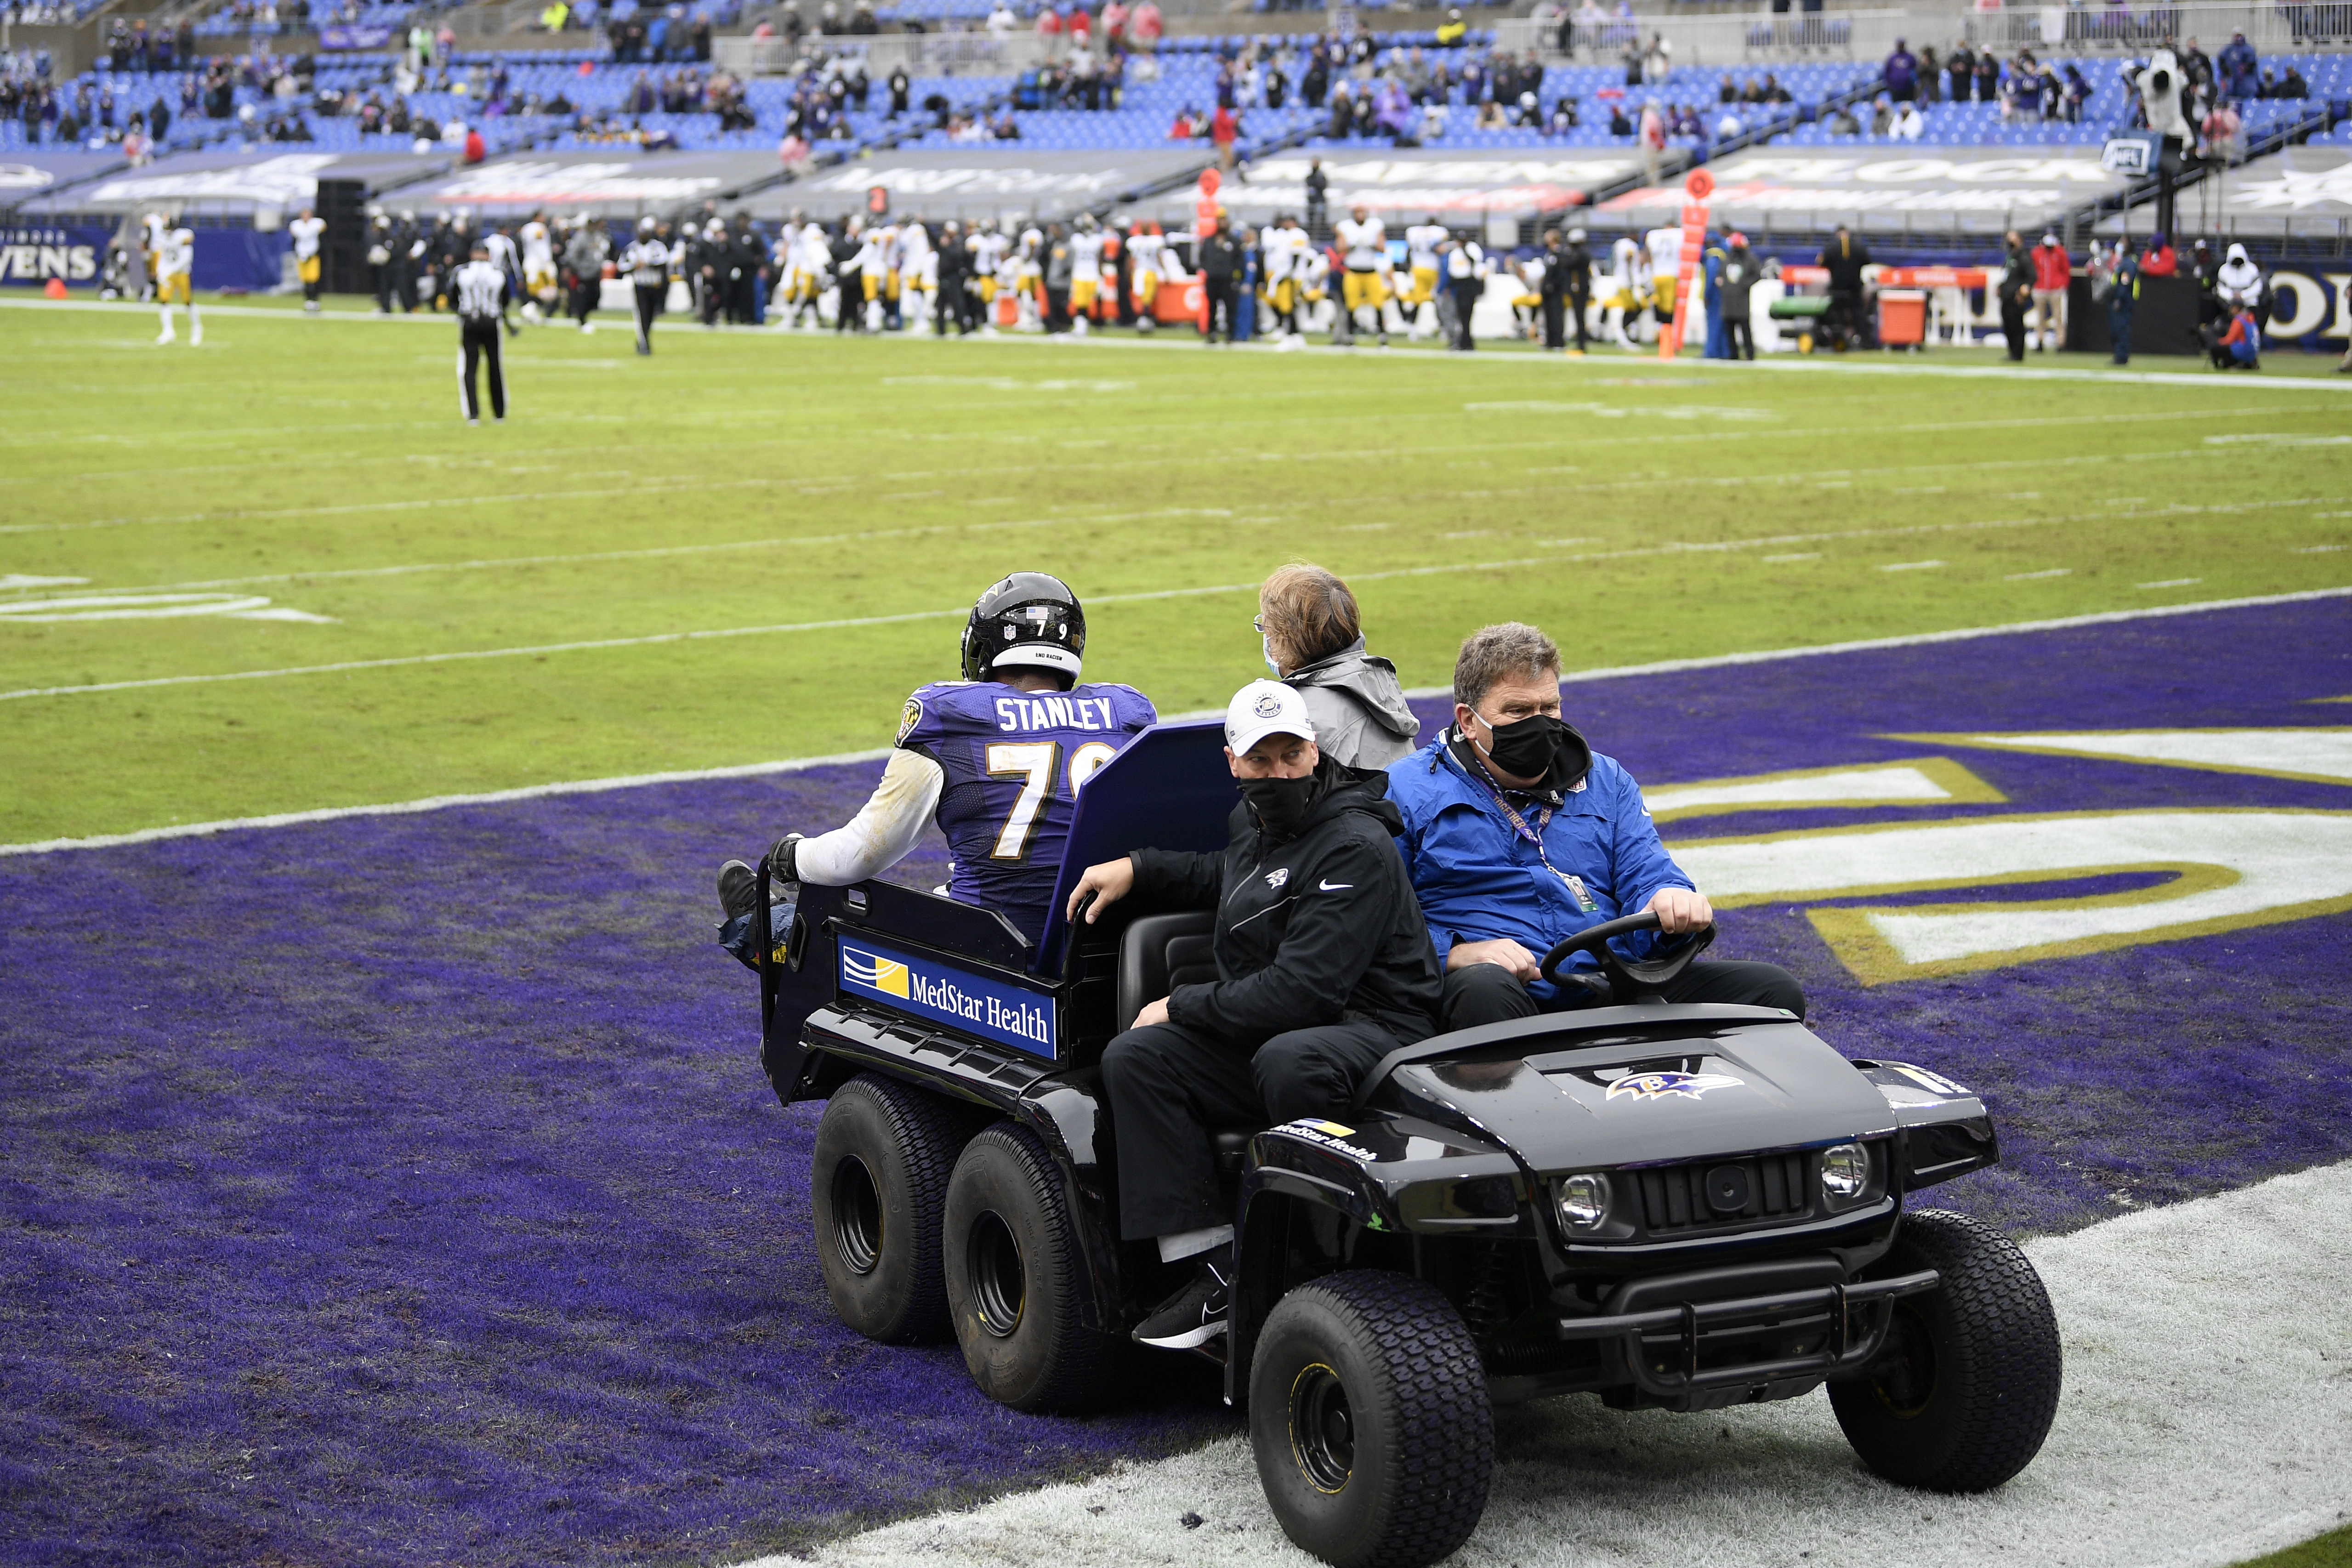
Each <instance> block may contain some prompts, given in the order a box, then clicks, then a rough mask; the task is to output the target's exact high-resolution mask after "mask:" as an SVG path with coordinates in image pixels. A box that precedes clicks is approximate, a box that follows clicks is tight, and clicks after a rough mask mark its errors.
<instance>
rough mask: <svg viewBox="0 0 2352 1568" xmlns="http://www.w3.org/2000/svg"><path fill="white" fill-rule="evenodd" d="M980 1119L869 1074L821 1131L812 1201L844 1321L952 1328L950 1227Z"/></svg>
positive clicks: (918, 1338) (933, 1330) (847, 1088)
mask: <svg viewBox="0 0 2352 1568" xmlns="http://www.w3.org/2000/svg"><path fill="white" fill-rule="evenodd" d="M970 1137H971V1121H969V1120H968V1119H967V1118H966V1116H965V1115H964V1114H963V1113H962V1111H961V1110H960V1109H959V1108H958V1107H956V1106H953V1105H951V1104H950V1103H949V1102H948V1101H946V1100H941V1099H940V1098H939V1097H938V1096H937V1095H933V1094H927V1093H925V1092H924V1091H923V1090H921V1089H910V1088H908V1086H907V1085H905V1084H902V1083H898V1082H895V1081H893V1080H891V1079H885V1078H877V1077H876V1076H874V1075H872V1074H862V1075H860V1076H859V1077H856V1078H854V1079H850V1080H849V1081H848V1082H847V1083H845V1084H843V1085H842V1086H841V1087H840V1088H839V1089H835V1091H834V1094H833V1099H832V1100H831V1102H830V1103H828V1104H827V1105H826V1106H825V1108H824V1119H823V1120H822V1121H819V1122H818V1123H817V1128H816V1158H815V1160H814V1169H813V1170H812V1172H811V1173H810V1179H809V1207H810V1209H811V1211H812V1214H813V1216H814V1220H815V1224H816V1244H817V1262H818V1266H819V1267H820V1268H823V1270H824V1289H825V1293H826V1294H827V1295H829V1296H831V1297H832V1298H833V1310H835V1312H836V1313H838V1314H839V1315H840V1317H841V1321H843V1322H844V1323H846V1324H847V1325H848V1326H849V1327H851V1328H853V1329H856V1331H858V1332H859V1333H861V1334H864V1335H865V1336H866V1338H867V1339H870V1340H880V1341H882V1342H885V1343H907V1342H922V1341H928V1340H941V1339H945V1338H946V1337H947V1335H948V1328H949V1324H948V1300H947V1288H946V1284H945V1281H944V1280H943V1279H942V1278H941V1274H940V1218H941V1213H942V1210H943V1209H944V1207H945V1205H946V1201H947V1188H948V1176H949V1173H950V1172H952V1171H953V1170H954V1168H955V1162H956V1156H957V1155H958V1154H959V1153H960V1152H962V1149H963V1145H964V1143H965V1142H966V1140H968V1139H969V1138H970Z"/></svg>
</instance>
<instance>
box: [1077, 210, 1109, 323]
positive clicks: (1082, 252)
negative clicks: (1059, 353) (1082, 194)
mask: <svg viewBox="0 0 2352 1568" xmlns="http://www.w3.org/2000/svg"><path fill="white" fill-rule="evenodd" d="M1102 254H1103V232H1102V225H1101V224H1100V223H1098V222H1097V221H1096V219H1095V215H1094V214H1092V213H1080V214H1079V215H1078V221H1077V226H1076V230H1075V231H1074V232H1073V233H1072V234H1071V236H1070V330H1071V331H1073V332H1076V334H1077V335H1078V336H1079V337H1085V336H1086V335H1087V331H1089V330H1090V325H1091V322H1092V320H1093V317H1094V313H1095V297H1096V296H1097V294H1099V293H1101V292H1102Z"/></svg>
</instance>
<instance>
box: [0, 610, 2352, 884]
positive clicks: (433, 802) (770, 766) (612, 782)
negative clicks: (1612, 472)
mask: <svg viewBox="0 0 2352 1568" xmlns="http://www.w3.org/2000/svg"><path fill="white" fill-rule="evenodd" d="M1256 590H1257V584H1255V583H1244V584H1224V585H1222V586H1219V587H1215V588H1206V589H1187V588H1176V589H1170V590H1168V591H1167V592H1166V593H1164V594H1138V595H1122V596H1123V597H1127V598H1136V599H1152V598H1166V597H1173V596H1176V595H1185V594H1193V593H1244V592H1247V593H1255V592H1256ZM2346 597H2352V587H2344V588H2315V589H2310V590H2307V591H2305V592H2302V593H2295V594H2269V595H2261V596H2258V597H2253V598H2243V599H2212V600H2207V601H2206V602H2204V603H2202V604H2193V605H2157V606H2154V607H2152V608H2148V609H2138V610H2108V611H2102V612H2100V613H2097V614H2095V615H2086V616H2062V617H2059V618H2057V619H2054V620H2041V621H2020V622H2017V623H2015V624H2013V625H2011V626H1969V627H1965V628H1962V629H1959V630H1955V631H1947V632H1920V633H1916V634H1914V635H1911V636H1907V637H1869V638H1864V639H1862V640H1860V641H1855V642H1843V643H1827V644H1823V645H1822V646H1821V647H1789V648H1771V649H1766V650H1763V651H1759V652H1755V653H1731V654H1717V655H1713V656H1711V657H1708V658H1671V659H1661V660H1658V661H1657V662H1655V663H1652V664H1629V665H1618V666H1614V667H1612V668H1600V669H1583V670H1572V671H1570V672H1569V673H1568V674H1566V675H1564V676H1562V677H1561V678H1560V679H1561V681H1562V683H1563V684H1573V683H1578V682H1583V681H1594V680H1612V679H1617V678H1618V677H1620V676H1628V675H1667V674H1674V673H1676V672H1678V671H1682V670H1691V669H1718V668H1730V667H1732V666H1735V665H1743V664H1769V663H1772V662H1775V661H1778V660H1780V659H1790V658H1819V657H1822V656H1823V655H1828V654H1840V653H1864V652H1870V651H1873V650H1875V649H1880V648H1895V647H1922V646H1925V645H1928V644H1933V643H1946V642H1966V641H1969V640H1970V639H1973V638H1976V637H2008V636H2011V635H2013V634H2017V633H2021V632H2039V631H2058V630H2064V629H2066V628H2069V627H2073V626H2106V625H2111V624H2113V623H2116V622H2119V621H2140V620H2149V619H2153V618H2156V617H2158V616H2187V615H2196V614H2200V613H2201V612H2204V611H2208V610H2235V609H2247V608H2252V607H2256V606H2260V605H2292V604H2302V603H2305V602H2308V601H2311V600H2315V599H2339V598H2346ZM1096 602H1097V603H1100V602H1102V601H1100V600H1097V601H1096ZM966 613H967V612H965V611H963V610H960V609H959V610H938V611H923V612H919V613H918V614H917V615H916V616H899V617H876V619H877V620H880V619H888V618H896V619H909V620H911V619H919V618H923V617H924V616H932V617H937V616H960V615H963V614H966ZM851 624H869V623H865V622H858V623H850V622H833V623H814V622H812V623H807V624H806V626H804V627H803V628H797V629H807V627H813V626H817V625H851ZM777 629H795V628H777ZM723 635H727V634H723V633H707V634H698V633H679V634H675V636H673V637H669V638H665V639H649V640H679V639H682V638H684V637H691V636H723ZM579 646H600V645H579ZM601 646H610V645H601ZM425 657H426V658H432V657H435V656H430V655H428V656H425ZM448 657H463V656H448ZM377 662H379V663H400V662H404V661H401V660H383V661H377ZM343 668H368V666H365V665H359V666H350V667H343ZM260 673H265V674H266V673H272V672H268V671H264V672H260ZM188 679H200V678H188ZM132 684H138V683H132ZM1406 695H1407V696H1409V697H1444V696H1446V695H1448V689H1447V688H1445V687H1442V686H1425V687H1420V688H1417V689H1412V690H1411V691H1408V692H1407V693H1406ZM1210 716H1212V715H1210V714H1208V713H1206V712H1203V713H1197V714H1175V713H1171V714H1168V715H1166V717H1168V718H1170V719H1181V718H1203V717H1210ZM887 755H888V752H887V750H884V751H870V752H838V753H835V754H834V755H831V756H823V757H802V758H793V759H787V760H784V761H779V762H768V763H742V764H740V765H738V766H732V767H723V768H705V769H699V770H692V771H688V772H682V773H631V774H624V775H622V776H620V777H616V778H602V779H581V780H576V781H573V782H570V783H563V784H532V785H529V786H527V787H524V788H520V789H507V790H489V791H486V792H483V793H481V794H477V795H434V796H431V797H429V798H427V799H424V800H409V801H395V802H392V803H389V804H386V805H348V806H331V807H326V808H323V809H320V810H316V811H297V812H283V813H278V814H273V815H271V816H237V817H226V818H223V819H221V820H218V821H213V822H190V823H173V824H171V825H169V826H163V827H148V828H142V829H139V830H137V831H135V832H131V833H110V834H101V835H98V836H95V837H87V838H49V839H42V840H39V841H37V842H32V843H25V844H0V856H7V855H46V854H51V853H54V852H56V851H58V850H64V849H102V848H107V847H111V846H114V845H120V844H146V843H152V842H153V841H155V840H157V839H164V838H193V837H204V836H206V835H210V834H215V833H226V832H232V831H235V830H236V829H239V828H247V827H279V826H288V825H290V824H294V823H300V822H328V821H332V820H335V819H337V818H340V817H346V816H399V815H403V814H406V813H410V812H420V811H438V810H442V809H444V808H446V807H448V806H457V805H486V804H490V803H494V802H498V801H506V800H530V799H535V798H537V797H539V796H541V795H593V794H596V793H599V792H602V791H605V790H620V789H635V788H637V787H639V786H640V785H644V784H681V783H689V782H692V781H694V780H698V779H719V778H742V777H747V776H750V775H752V774H758V773H796V772H799V771H801V770H803V769H806V768H814V767H822V766H824V765H825V764H827V763H856V762H870V761H873V760H874V759H876V758H878V757H883V756H887Z"/></svg>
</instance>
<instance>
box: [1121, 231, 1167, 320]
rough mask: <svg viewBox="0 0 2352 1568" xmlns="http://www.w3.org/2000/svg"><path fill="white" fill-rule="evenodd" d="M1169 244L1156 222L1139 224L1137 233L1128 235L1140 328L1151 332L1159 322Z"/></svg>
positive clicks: (1131, 282) (1129, 267)
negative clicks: (1163, 256) (1164, 257)
mask: <svg viewBox="0 0 2352 1568" xmlns="http://www.w3.org/2000/svg"><path fill="white" fill-rule="evenodd" d="M1167 244H1168V242H1167V241H1166V240H1165V239H1163V238H1162V237H1160V226H1159V225H1158V224H1156V223H1146V224H1139V225H1137V226H1136V229H1135V232H1134V233H1132V234H1130V235H1129V236H1128V237H1127V275H1128V278H1129V285H1128V286H1129V288H1130V289H1133V290H1134V293H1135V326H1136V330H1137V331H1143V332H1149V331H1155V330H1157V328H1158V327H1159V325H1160V318H1159V316H1158V315H1157V314H1156V313H1155V311H1156V310H1157V306H1158V301H1159V299H1160V255H1161V253H1162V251H1164V250H1165V249H1166V247H1167Z"/></svg>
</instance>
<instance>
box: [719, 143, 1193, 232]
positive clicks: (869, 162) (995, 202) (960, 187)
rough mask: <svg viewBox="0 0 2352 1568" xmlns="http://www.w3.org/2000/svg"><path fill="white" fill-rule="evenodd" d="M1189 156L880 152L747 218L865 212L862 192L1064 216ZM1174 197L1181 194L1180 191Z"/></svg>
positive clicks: (787, 190) (923, 209) (1183, 168)
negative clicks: (878, 191)
mask: <svg viewBox="0 0 2352 1568" xmlns="http://www.w3.org/2000/svg"><path fill="white" fill-rule="evenodd" d="M1202 162H1203V159H1202V155H1201V154H1199V153H1174V152H1171V153H1110V154H1108V155H1106V154H1103V153H981V152H971V153H960V152H944V153H896V154H886V155H884V156H881V157H877V158H871V159H866V160H863V161H860V162H856V163H845V164H843V165H842V166H840V167H839V168H835V169H826V170H824V171H822V172H820V173H818V174H812V175H809V176H807V177H805V178H803V179H800V180H796V181H794V182H793V183H792V184H788V185H780V186H777V187H775V188H773V189H771V190H769V191H767V192H765V193H763V194H762V195H761V198H760V200H759V201H758V202H756V203H754V204H753V205H752V207H751V213H752V216H755V217H782V216H784V214H786V213H788V212H790V211H792V210H793V208H795V207H798V208H800V209H801V210H802V211H803V212H806V213H808V214H810V215H811V216H816V217H835V216H841V215H843V214H845V213H852V212H862V211H864V210H866V193H867V192H868V191H871V190H874V189H876V188H877V187H879V188H880V189H882V190H885V191H887V192H888V193H889V196H890V201H891V204H892V205H894V206H897V207H898V208H901V209H903V210H905V211H908V212H912V213H915V214H918V215H919V216H923V217H926V218H931V219H935V220H936V219H944V218H950V217H954V218H964V217H980V216H991V217H994V216H1002V215H1003V214H1007V213H1014V212H1017V213H1021V214H1023V215H1031V214H1034V216H1038V217H1043V218H1056V217H1064V216H1068V215H1069V214H1071V213H1074V212H1079V211H1083V210H1085V209H1087V208H1089V207H1096V206H1100V205H1102V204H1103V203H1105V202H1108V201H1112V200H1116V199H1117V198H1118V197H1119V196H1122V195H1126V194H1127V193H1128V192H1129V191H1132V190H1136V189H1138V188H1139V187H1141V186H1144V185H1150V184H1157V183H1159V182H1160V181H1162V180H1168V179H1173V178H1176V177H1177V176H1179V175H1181V174H1188V173H1190V172H1191V171H1192V170H1194V169H1197V168H1199V167H1200V166H1201V165H1202ZM1180 194H1181V193H1180Z"/></svg>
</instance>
